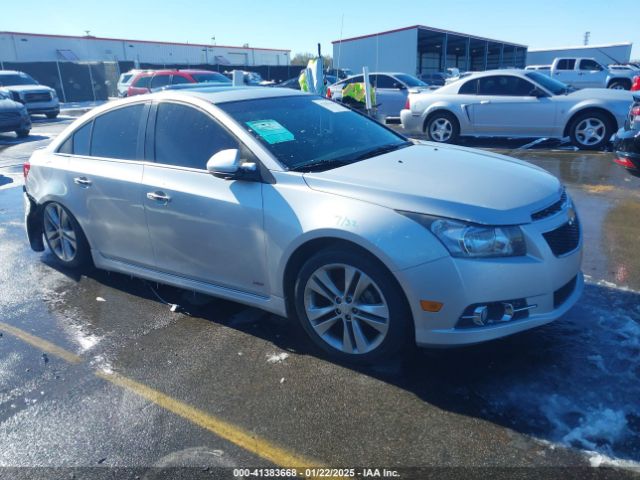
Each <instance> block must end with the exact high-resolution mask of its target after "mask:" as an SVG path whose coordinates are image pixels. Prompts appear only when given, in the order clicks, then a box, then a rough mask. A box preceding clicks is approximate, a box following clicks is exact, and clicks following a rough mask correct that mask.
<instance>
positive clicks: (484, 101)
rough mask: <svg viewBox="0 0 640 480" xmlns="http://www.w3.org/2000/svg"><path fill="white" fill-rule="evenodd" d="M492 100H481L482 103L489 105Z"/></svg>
mask: <svg viewBox="0 0 640 480" xmlns="http://www.w3.org/2000/svg"><path fill="white" fill-rule="evenodd" d="M490 103H491V100H480V105H489V104H490Z"/></svg>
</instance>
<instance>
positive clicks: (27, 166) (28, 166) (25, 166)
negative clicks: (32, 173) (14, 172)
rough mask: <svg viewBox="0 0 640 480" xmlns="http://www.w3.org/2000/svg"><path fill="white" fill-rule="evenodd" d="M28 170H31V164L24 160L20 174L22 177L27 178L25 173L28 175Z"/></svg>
mask: <svg viewBox="0 0 640 480" xmlns="http://www.w3.org/2000/svg"><path fill="white" fill-rule="evenodd" d="M29 170H31V164H30V163H29V162H24V163H23V164H22V174H23V175H24V179H25V180H26V179H27V175H29Z"/></svg>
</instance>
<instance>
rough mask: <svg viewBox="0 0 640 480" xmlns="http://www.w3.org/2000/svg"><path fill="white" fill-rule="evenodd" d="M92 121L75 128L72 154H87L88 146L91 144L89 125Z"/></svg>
mask: <svg viewBox="0 0 640 480" xmlns="http://www.w3.org/2000/svg"><path fill="white" fill-rule="evenodd" d="M92 125H93V122H89V123H87V124H86V125H85V126H83V127H82V128H79V129H78V130H76V133H74V134H73V137H72V140H73V145H72V151H71V153H73V154H74V155H85V156H88V155H89V147H90V146H91V126H92Z"/></svg>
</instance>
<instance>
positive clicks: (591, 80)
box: [527, 57, 638, 90]
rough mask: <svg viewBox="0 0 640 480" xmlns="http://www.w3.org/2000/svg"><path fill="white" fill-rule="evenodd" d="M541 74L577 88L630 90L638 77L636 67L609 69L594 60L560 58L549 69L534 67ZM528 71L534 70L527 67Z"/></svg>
mask: <svg viewBox="0 0 640 480" xmlns="http://www.w3.org/2000/svg"><path fill="white" fill-rule="evenodd" d="M533 67H535V69H536V70H537V71H539V72H540V73H544V74H546V75H549V76H550V77H553V78H554V79H556V80H559V81H561V82H563V83H566V84H568V85H571V86H572V87H575V88H612V89H616V90H629V89H630V88H631V83H632V79H633V77H634V76H636V75H638V70H637V69H635V67H626V66H624V68H623V66H620V65H614V66H612V67H607V66H605V65H602V64H601V63H600V62H598V61H597V60H595V59H594V58H584V57H558V58H556V59H555V60H554V61H553V63H552V64H551V65H550V66H549V68H545V67H544V66H541V65H536V66H533ZM527 69H532V68H531V67H527Z"/></svg>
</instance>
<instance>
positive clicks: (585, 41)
mask: <svg viewBox="0 0 640 480" xmlns="http://www.w3.org/2000/svg"><path fill="white" fill-rule="evenodd" d="M590 36H591V32H584V45H589V37H590Z"/></svg>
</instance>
